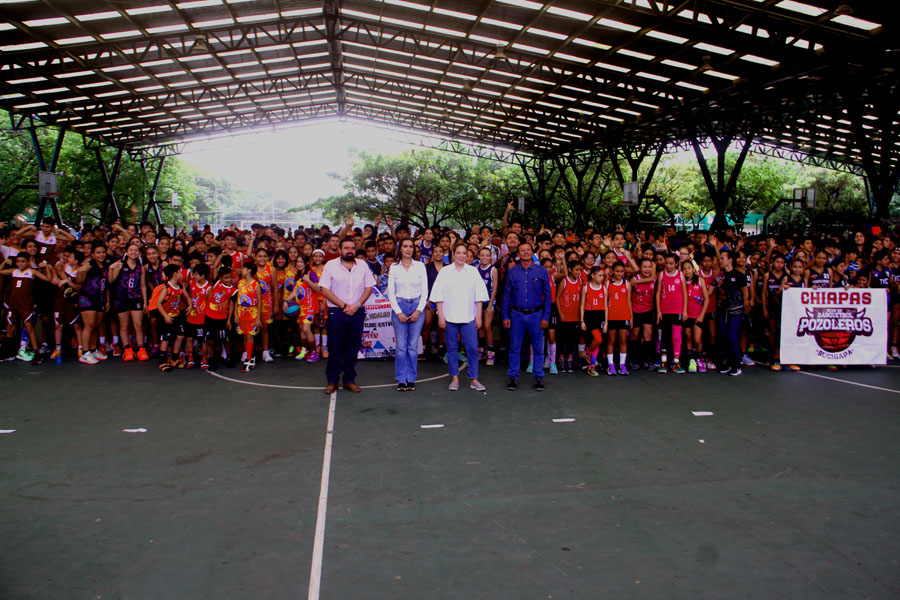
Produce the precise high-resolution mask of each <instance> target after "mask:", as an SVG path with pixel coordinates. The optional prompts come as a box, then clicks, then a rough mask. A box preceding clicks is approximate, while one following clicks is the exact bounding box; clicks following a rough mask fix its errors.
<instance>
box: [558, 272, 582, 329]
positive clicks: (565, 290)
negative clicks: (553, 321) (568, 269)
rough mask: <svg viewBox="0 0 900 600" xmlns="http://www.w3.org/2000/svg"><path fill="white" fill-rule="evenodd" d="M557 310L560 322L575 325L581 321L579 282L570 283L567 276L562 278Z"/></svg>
mask: <svg viewBox="0 0 900 600" xmlns="http://www.w3.org/2000/svg"><path fill="white" fill-rule="evenodd" d="M557 308H558V309H559V320H560V321H567V322H572V321H575V322H576V323H577V322H578V321H580V320H581V318H580V317H581V315H580V313H581V281H579V280H577V279H576V280H575V281H572V280H570V279H569V278H568V276H566V277H564V278H563V280H562V289H561V291H560V296H559V298H558V299H557Z"/></svg>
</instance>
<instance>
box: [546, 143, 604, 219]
mask: <svg viewBox="0 0 900 600" xmlns="http://www.w3.org/2000/svg"><path fill="white" fill-rule="evenodd" d="M605 159H606V154H605V153H602V154H601V153H597V152H584V153H579V154H574V153H573V154H567V155H565V156H564V157H561V156H554V157H553V160H554V162H555V163H556V167H557V168H558V169H559V172H560V178H561V179H562V184H563V187H564V188H565V190H566V195H567V196H568V198H569V203H570V205H571V206H572V213H573V215H572V216H573V222H572V227H573V228H574V229H575V230H576V231H584V230H585V228H586V225H587V223H586V219H585V217H586V216H587V207H588V201H589V200H590V198H591V195H592V194H593V193H594V187H595V186H596V185H597V178H598V177H599V176H600V171H602V170H603V161H604V160H605ZM564 161H565V162H564ZM566 168H568V169H569V170H571V171H572V174H573V175H574V176H575V185H574V186H573V185H572V182H570V181H569V178H568V177H566V176H565V171H566ZM591 169H593V172H591Z"/></svg>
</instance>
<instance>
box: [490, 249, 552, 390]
mask: <svg viewBox="0 0 900 600" xmlns="http://www.w3.org/2000/svg"><path fill="white" fill-rule="evenodd" d="M517 251H518V254H519V260H520V261H521V262H520V264H518V265H516V266H514V267H511V268H510V269H509V272H508V273H507V274H506V286H505V287H504V291H503V306H502V307H501V310H502V314H503V326H504V327H506V328H507V329H509V372H508V373H507V374H508V375H509V381H508V382H507V384H506V389H508V390H515V389H518V387H519V385H518V377H519V367H520V365H521V359H520V355H521V353H522V338H523V337H524V336H525V332H526V331H527V332H528V337H529V338H530V339H531V347H532V349H533V351H534V389H535V390H536V391H539V392H541V391H543V390H544V329H546V328H547V325H548V324H549V322H550V304H551V298H550V274H549V273H547V269H545V268H544V267H542V266H541V265H539V264H537V263H536V262H534V248H532V246H531V244H530V243H528V242H522V243H521V244H519V247H518V248H517Z"/></svg>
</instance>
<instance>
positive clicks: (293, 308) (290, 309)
mask: <svg viewBox="0 0 900 600" xmlns="http://www.w3.org/2000/svg"><path fill="white" fill-rule="evenodd" d="M299 312H300V305H299V304H296V303H294V302H288V306H287V308H286V309H284V314H285V315H287V316H289V317H293V316H295V315H296V314H297V313H299Z"/></svg>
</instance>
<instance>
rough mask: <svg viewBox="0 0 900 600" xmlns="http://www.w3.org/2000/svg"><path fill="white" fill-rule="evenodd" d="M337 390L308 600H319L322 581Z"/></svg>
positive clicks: (328, 431) (331, 405)
mask: <svg viewBox="0 0 900 600" xmlns="http://www.w3.org/2000/svg"><path fill="white" fill-rule="evenodd" d="M336 407H337V392H332V393H331V399H330V402H329V404H328V425H327V426H326V429H325V452H324V455H323V456H322V483H321V484H320V485H319V509H318V511H317V513H316V537H315V541H314V542H313V554H312V564H311V565H310V568H309V594H308V595H307V600H319V588H320V586H321V583H322V554H323V552H324V548H325V516H326V514H327V512H328V479H329V477H330V476H331V441H332V437H333V436H334V412H335V408H336Z"/></svg>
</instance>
